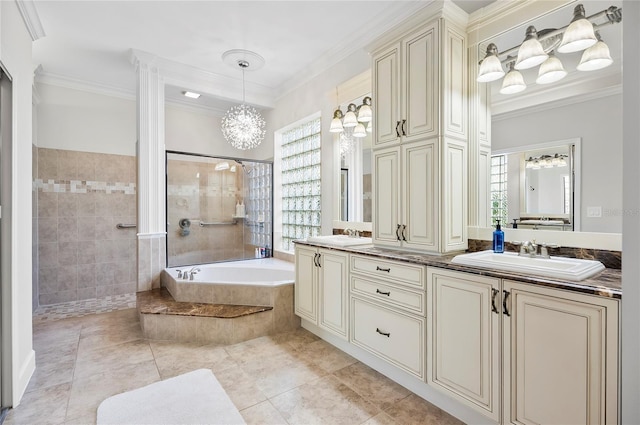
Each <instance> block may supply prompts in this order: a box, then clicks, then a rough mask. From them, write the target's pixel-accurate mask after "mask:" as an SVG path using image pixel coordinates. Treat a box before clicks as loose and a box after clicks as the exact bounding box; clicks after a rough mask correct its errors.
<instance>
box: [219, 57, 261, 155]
mask: <svg viewBox="0 0 640 425" xmlns="http://www.w3.org/2000/svg"><path fill="white" fill-rule="evenodd" d="M249 54H251V55H255V56H257V57H259V58H260V59H262V58H261V57H260V56H258V55H256V54H255V53H253V52H248V51H243V50H230V51H228V52H225V53H224V54H223V55H222V58H223V60H225V61H226V62H229V60H234V59H235V65H236V66H238V67H240V69H241V70H242V104H241V105H237V106H232V107H231V108H230V109H229V110H228V111H227V113H226V114H225V115H224V117H222V123H221V129H222V135H223V136H224V138H225V139H226V140H227V141H228V142H229V143H230V144H231V146H233V147H234V148H236V149H241V150H247V149H253V148H255V147H257V146H258V145H259V144H260V143H262V140H263V139H264V135H265V121H264V119H263V118H262V115H260V112H258V111H257V110H256V109H255V108H254V107H252V106H249V105H247V104H246V103H245V88H244V71H245V70H247V69H249V67H250V64H249V61H248V60H246V57H247V56H250V55H249ZM238 57H241V59H237V58H238ZM263 63H264V60H262V63H261V64H260V66H261V65H262V64H263Z"/></svg>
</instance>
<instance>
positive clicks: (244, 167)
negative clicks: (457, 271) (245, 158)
mask: <svg viewBox="0 0 640 425" xmlns="http://www.w3.org/2000/svg"><path fill="white" fill-rule="evenodd" d="M234 161H235V162H236V163H238V164H239V165H240V166H241V167H242V169H243V170H244V172H245V173H247V174H251V172H252V171H253V168H251V169H247V166H246V165H245V164H244V163H243V162H242V161H241V160H239V159H234Z"/></svg>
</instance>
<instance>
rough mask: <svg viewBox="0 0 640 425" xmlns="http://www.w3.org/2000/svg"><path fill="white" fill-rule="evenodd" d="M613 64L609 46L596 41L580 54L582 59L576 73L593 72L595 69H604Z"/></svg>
mask: <svg viewBox="0 0 640 425" xmlns="http://www.w3.org/2000/svg"><path fill="white" fill-rule="evenodd" d="M612 63H613V59H611V54H610V53H609V46H607V45H606V44H605V43H604V42H603V41H598V42H597V43H596V44H594V45H593V46H591V47H589V48H588V49H587V50H585V51H584V53H582V59H580V63H579V64H578V66H577V68H578V71H595V70H596V69H602V68H606V67H607V66H609V65H611V64H612Z"/></svg>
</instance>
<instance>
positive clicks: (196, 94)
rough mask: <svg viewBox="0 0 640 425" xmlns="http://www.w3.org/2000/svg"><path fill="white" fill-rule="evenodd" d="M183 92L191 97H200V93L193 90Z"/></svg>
mask: <svg viewBox="0 0 640 425" xmlns="http://www.w3.org/2000/svg"><path fill="white" fill-rule="evenodd" d="M182 94H183V95H185V96H187V97H190V98H191V99H197V98H199V97H200V93H194V92H192V91H183V92H182Z"/></svg>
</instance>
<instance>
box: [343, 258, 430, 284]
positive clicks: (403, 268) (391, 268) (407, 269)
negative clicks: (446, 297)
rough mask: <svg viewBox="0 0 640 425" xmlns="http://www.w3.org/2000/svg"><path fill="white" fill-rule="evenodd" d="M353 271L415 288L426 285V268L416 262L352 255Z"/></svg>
mask: <svg viewBox="0 0 640 425" xmlns="http://www.w3.org/2000/svg"><path fill="white" fill-rule="evenodd" d="M351 271H352V272H355V273H362V274H366V275H369V276H374V277H376V278H381V279H385V280H387V279H389V280H393V281H394V282H397V283H399V284H403V285H408V286H412V287H415V288H420V289H424V287H425V285H424V282H425V278H424V275H425V268H424V266H419V265H416V264H407V263H400V262H398V261H389V260H382V259H379V258H373V257H360V256H358V255H352V256H351Z"/></svg>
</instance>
